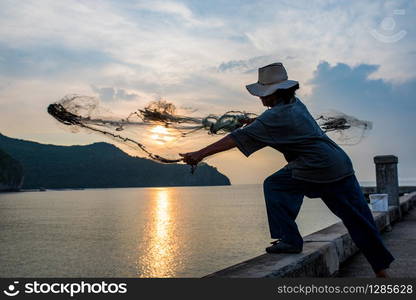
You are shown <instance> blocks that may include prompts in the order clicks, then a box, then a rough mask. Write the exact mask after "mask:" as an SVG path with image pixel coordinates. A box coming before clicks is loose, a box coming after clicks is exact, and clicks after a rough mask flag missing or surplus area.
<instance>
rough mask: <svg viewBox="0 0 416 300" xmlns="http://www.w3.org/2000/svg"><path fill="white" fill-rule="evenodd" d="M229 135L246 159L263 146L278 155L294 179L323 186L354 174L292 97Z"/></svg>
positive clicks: (343, 158)
mask: <svg viewBox="0 0 416 300" xmlns="http://www.w3.org/2000/svg"><path fill="white" fill-rule="evenodd" d="M230 135H231V137H232V138H233V139H234V140H235V142H236V144H237V147H238V149H239V150H240V151H241V152H242V153H243V154H244V155H245V156H247V157H248V156H250V155H251V154H252V153H253V152H255V151H257V150H259V149H262V148H264V147H266V146H270V147H272V148H274V149H276V150H278V151H280V152H281V153H283V155H284V157H285V159H286V160H287V161H288V164H287V165H286V166H285V168H288V169H290V170H291V171H292V177H293V178H296V179H300V180H305V181H311V182H318V183H325V182H333V181H337V180H340V179H342V178H344V177H347V176H349V175H352V174H354V169H353V166H352V163H351V160H350V158H349V157H348V155H347V154H346V153H345V152H344V151H343V150H342V149H341V148H340V147H339V146H338V145H337V144H336V143H335V142H334V141H332V140H331V139H330V138H329V137H328V136H327V135H326V134H325V133H324V132H323V131H322V129H321V128H320V127H319V125H318V124H317V123H316V121H315V119H314V118H313V117H312V116H311V114H310V113H309V111H308V109H307V108H306V106H305V105H304V104H303V103H302V102H301V101H300V100H299V99H298V98H296V97H295V99H294V101H293V102H292V103H290V104H278V105H275V106H273V107H272V108H270V109H267V110H266V111H264V112H263V113H262V114H261V115H260V116H258V117H257V118H256V120H255V121H254V122H252V123H251V124H249V125H247V126H245V127H242V128H239V129H236V130H234V131H233V132H231V133H230Z"/></svg>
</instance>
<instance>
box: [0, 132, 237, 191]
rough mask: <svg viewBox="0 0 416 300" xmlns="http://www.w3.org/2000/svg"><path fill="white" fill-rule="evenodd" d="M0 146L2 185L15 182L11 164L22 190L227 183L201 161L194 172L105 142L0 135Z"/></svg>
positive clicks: (224, 177) (182, 166) (221, 176)
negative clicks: (53, 142) (72, 142)
mask: <svg viewBox="0 0 416 300" xmlns="http://www.w3.org/2000/svg"><path fill="white" fill-rule="evenodd" d="M0 149H2V152H0V158H2V160H1V161H2V162H3V161H7V163H5V164H2V165H0V176H2V177H0V184H1V183H2V181H3V182H5V181H6V180H8V181H9V182H15V183H16V180H15V181H13V180H14V179H13V180H12V179H11V178H12V177H13V176H12V177H10V176H9V175H10V174H12V173H13V172H11V173H10V172H9V173H7V172H6V169H7V170H9V171H10V170H11V169H10V168H11V166H12V165H13V163H14V168H15V169H14V170H15V173H13V174H14V175H16V176H17V177H16V178H21V179H22V178H23V177H24V180H23V184H21V185H20V186H19V187H21V188H22V189H63V188H120V187H161V186H201V185H202V186H208V185H230V180H229V179H228V178H227V177H226V176H225V175H223V174H221V173H220V172H218V170H217V169H216V168H215V167H212V166H209V165H207V164H205V163H202V164H200V166H198V168H197V169H196V172H195V174H194V175H192V174H191V173H190V167H189V166H187V165H183V164H160V163H157V162H154V161H152V160H149V159H146V158H140V157H133V156H130V155H128V154H127V153H125V152H123V151H122V150H120V149H119V148H117V147H116V146H114V145H112V144H109V143H94V144H90V145H85V146H78V145H77V146H57V145H46V144H40V143H36V142H32V141H26V140H20V139H14V138H10V137H7V136H4V135H2V134H0ZM3 165H5V166H6V165H7V166H8V167H5V166H3ZM20 165H21V170H20V172H21V173H19V167H18V166H20ZM7 174H9V175H7ZM19 174H20V177H19V176H18V175H19ZM6 175H7V176H9V177H7V178H6ZM16 178H15V179H16ZM17 181H18V180H17ZM20 183H21V182H20Z"/></svg>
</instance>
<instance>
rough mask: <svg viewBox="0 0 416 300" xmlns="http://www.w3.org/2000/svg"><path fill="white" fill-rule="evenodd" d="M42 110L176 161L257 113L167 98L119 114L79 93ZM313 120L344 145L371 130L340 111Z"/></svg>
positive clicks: (162, 159)
mask: <svg viewBox="0 0 416 300" xmlns="http://www.w3.org/2000/svg"><path fill="white" fill-rule="evenodd" d="M48 113H49V114H51V115H52V116H53V117H54V118H55V119H56V120H58V121H59V122H61V123H62V124H65V125H68V126H70V127H71V128H72V130H73V131H74V130H75V131H76V130H78V129H79V128H83V129H86V130H87V131H89V132H95V133H100V134H103V135H106V136H108V137H111V138H113V139H115V140H117V141H118V142H121V143H123V145H128V146H130V147H133V148H135V149H137V148H138V149H140V150H141V151H143V152H144V153H145V154H146V155H147V156H148V157H149V158H151V159H153V160H156V161H158V162H162V163H177V162H180V161H181V159H180V158H178V152H181V151H183V150H185V151H189V150H191V149H196V148H198V147H203V146H205V145H206V144H207V143H208V142H209V141H207V139H209V138H213V137H215V136H218V135H221V134H226V133H229V132H232V131H233V130H235V129H237V128H240V127H242V126H244V124H246V123H247V122H248V121H249V120H252V119H254V118H256V117H257V115H256V114H254V113H248V112H245V111H228V112H226V113H224V114H222V115H216V114H208V115H206V116H205V117H193V116H189V115H188V116H187V115H185V114H184V113H181V112H179V110H178V109H177V108H176V107H175V105H174V104H173V103H169V102H166V101H163V100H160V101H153V102H151V103H150V104H148V105H147V106H146V107H144V108H142V109H138V110H136V111H134V112H132V113H130V114H129V115H128V116H127V117H126V118H119V117H116V116H114V115H113V114H112V113H111V112H110V111H108V110H105V109H104V108H103V107H101V105H100V102H99V101H98V99H96V98H94V97H87V96H80V95H68V96H65V97H64V98H63V99H61V100H60V101H58V102H56V103H53V104H50V105H49V106H48ZM316 120H317V122H318V124H319V125H320V126H321V128H322V129H323V130H324V131H325V132H327V133H329V134H331V135H334V136H335V137H336V138H337V139H338V140H340V141H341V142H344V143H347V144H348V143H353V144H355V143H358V142H359V141H361V139H362V138H363V137H364V135H365V133H366V132H367V131H368V130H370V129H371V123H370V122H368V121H361V120H358V119H356V118H354V117H351V116H347V115H345V114H342V113H328V114H322V115H319V116H318V117H317V118H316ZM190 136H192V138H188V137H190Z"/></svg>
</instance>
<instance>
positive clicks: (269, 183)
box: [263, 169, 304, 249]
mask: <svg viewBox="0 0 416 300" xmlns="http://www.w3.org/2000/svg"><path fill="white" fill-rule="evenodd" d="M296 183H297V181H296V180H294V179H293V178H292V175H291V172H290V170H287V169H282V170H280V171H278V172H276V173H274V174H272V175H271V176H269V177H267V178H266V180H265V181H264V185H263V188H264V198H265V200H266V209H267V217H268V220H269V228H270V234H271V237H272V238H273V239H281V240H282V241H283V242H285V243H288V244H291V245H292V246H296V247H299V248H300V249H302V246H303V239H302V236H301V235H300V233H299V230H298V226H297V225H296V223H295V219H296V217H297V215H298V213H299V210H300V207H301V205H302V202H303V196H304V195H303V194H302V193H301V192H299V191H300V190H301V189H300V188H299V186H298V185H297V184H296Z"/></svg>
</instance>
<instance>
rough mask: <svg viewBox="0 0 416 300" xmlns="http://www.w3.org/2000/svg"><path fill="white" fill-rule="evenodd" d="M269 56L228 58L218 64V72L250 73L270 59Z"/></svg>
mask: <svg viewBox="0 0 416 300" xmlns="http://www.w3.org/2000/svg"><path fill="white" fill-rule="evenodd" d="M272 59H273V58H272V57H271V56H256V57H252V58H249V59H246V60H230V61H227V62H223V63H221V64H220V65H219V66H218V72H240V73H250V72H254V71H257V69H258V68H259V67H261V66H263V65H266V64H268V63H270V62H271V61H272Z"/></svg>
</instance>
